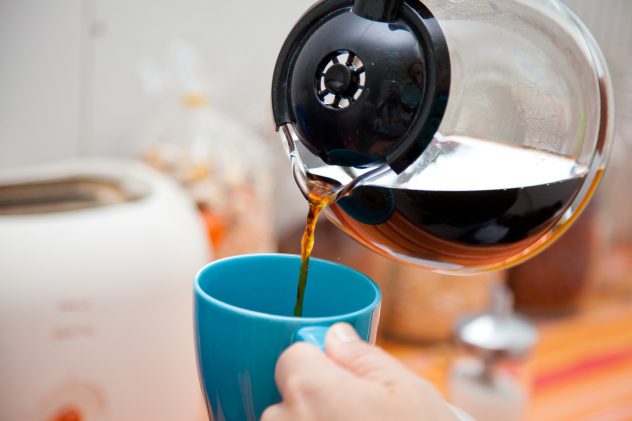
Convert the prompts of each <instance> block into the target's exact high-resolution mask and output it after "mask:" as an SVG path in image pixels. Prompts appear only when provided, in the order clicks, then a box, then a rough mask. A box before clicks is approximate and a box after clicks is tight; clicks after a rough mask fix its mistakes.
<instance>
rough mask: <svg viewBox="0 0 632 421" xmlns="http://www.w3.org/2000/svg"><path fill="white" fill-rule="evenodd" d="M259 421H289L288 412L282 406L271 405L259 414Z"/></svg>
mask: <svg viewBox="0 0 632 421" xmlns="http://www.w3.org/2000/svg"><path fill="white" fill-rule="evenodd" d="M260 421H290V418H289V412H288V411H287V410H286V409H285V408H284V407H283V404H281V403H280V404H277V405H272V406H269V407H267V408H266V410H265V411H263V413H262V414H261V418H260Z"/></svg>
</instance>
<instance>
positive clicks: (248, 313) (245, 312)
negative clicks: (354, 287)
mask: <svg viewBox="0 0 632 421" xmlns="http://www.w3.org/2000/svg"><path fill="white" fill-rule="evenodd" d="M253 257H263V258H266V257H286V258H292V259H298V260H300V259H301V256H300V255H297V254H289V253H252V254H238V255H235V256H228V257H224V258H221V259H218V260H214V261H212V262H210V263H207V264H206V265H205V266H204V267H203V268H202V269H200V270H199V271H198V272H197V273H196V275H195V278H194V280H193V283H194V290H195V295H196V296H197V297H200V298H202V299H204V300H205V301H207V302H209V303H211V304H213V305H215V306H217V307H220V308H222V309H224V310H229V311H231V312H233V313H237V314H239V315H241V316H245V317H255V318H260V319H268V320H278V321H285V322H287V321H295V322H315V323H321V322H322V323H333V322H337V321H341V320H344V319H348V318H353V317H355V316H358V315H361V314H365V313H367V312H371V311H373V310H374V309H376V308H377V307H378V306H379V304H380V302H381V301H382V291H381V290H380V287H379V286H378V285H377V283H376V282H375V281H374V280H373V279H371V278H370V277H369V276H368V275H365V274H364V273H362V272H360V271H358V270H356V269H353V268H351V267H349V266H346V265H343V264H341V263H337V262H332V261H329V260H325V259H319V258H316V257H311V258H310V263H311V262H315V261H316V262H319V264H325V265H329V266H334V267H337V268H339V269H344V270H345V271H351V272H353V273H354V274H355V275H356V276H358V277H359V278H362V279H364V280H365V281H366V282H367V283H368V284H369V285H370V286H371V287H372V288H373V291H374V292H375V296H374V297H373V300H372V301H371V303H369V304H368V305H366V306H364V307H362V308H360V309H358V310H355V311H352V312H347V313H341V314H336V315H332V316H324V317H294V316H282V315H279V314H270V313H263V312H260V311H255V310H249V309H246V308H243V307H238V306H236V305H233V304H229V303H227V302H224V301H221V300H219V299H217V298H215V297H213V296H212V295H209V294H208V293H207V292H206V291H204V289H202V287H201V286H200V279H201V278H202V276H203V273H204V272H205V271H207V270H208V269H209V268H210V267H211V266H214V265H216V264H218V263H222V262H226V261H232V260H241V259H249V258H253Z"/></svg>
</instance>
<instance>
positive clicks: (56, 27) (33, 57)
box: [0, 0, 312, 168]
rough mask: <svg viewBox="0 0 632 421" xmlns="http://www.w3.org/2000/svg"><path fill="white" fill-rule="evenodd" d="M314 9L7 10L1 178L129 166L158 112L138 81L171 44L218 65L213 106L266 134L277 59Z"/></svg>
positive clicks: (32, 5) (135, 4)
mask: <svg viewBox="0 0 632 421" xmlns="http://www.w3.org/2000/svg"><path fill="white" fill-rule="evenodd" d="M311 3H312V1H310V0H267V1H253V0H246V1H236V0H227V1H223V2H219V1H217V0H183V1H173V0H57V1H49V0H0V168H1V167H9V166H18V165H24V164H31V163H38V162H43V161H48V160H55V159H60V158H64V157H69V156H73V155H76V154H108V155H128V154H132V153H134V151H135V150H136V148H137V145H136V144H135V142H134V138H133V134H134V131H135V129H136V128H137V127H138V125H139V124H140V123H141V121H142V120H143V118H144V117H145V115H146V112H147V109H148V108H149V105H150V104H149V103H148V99H147V98H146V97H145V96H144V95H143V93H142V91H141V87H140V83H139V77H138V64H139V62H140V60H142V59H145V58H158V59H159V58H161V57H162V56H163V55H164V51H165V49H166V47H167V45H168V44H169V42H170V41H171V40H173V39H174V38H182V39H185V40H187V41H189V42H190V43H192V44H194V45H195V46H196V47H198V48H199V50H200V51H201V52H202V55H203V57H204V59H205V61H206V63H208V64H209V66H208V67H207V71H208V75H209V77H210V80H211V82H212V86H211V92H212V96H213V98H212V100H213V101H214V102H215V104H217V105H221V107H222V108H223V109H224V110H225V111H226V112H228V113H229V114H232V115H233V116H235V117H237V118H241V119H245V120H246V122H247V123H250V124H257V125H265V124H267V123H266V121H269V125H270V127H272V120H271V117H270V115H269V114H268V113H269V105H268V103H269V90H270V80H271V77H272V69H273V67H274V62H275V59H276V55H277V53H278V50H279V48H280V46H281V43H282V42H283V39H284V38H285V36H286V34H287V32H288V31H289V29H290V28H291V26H292V25H293V23H294V21H295V20H296V19H297V18H298V17H299V16H300V15H301V13H302V12H303V11H304V10H305V9H306V8H307V7H309V5H310V4H311Z"/></svg>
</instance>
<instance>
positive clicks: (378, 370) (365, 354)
mask: <svg viewBox="0 0 632 421" xmlns="http://www.w3.org/2000/svg"><path fill="white" fill-rule="evenodd" d="M325 350H326V352H327V356H329V358H331V359H332V360H333V361H335V362H336V363H337V364H338V365H339V366H340V367H342V368H344V369H346V370H348V371H349V372H351V373H353V374H354V375H356V376H358V377H362V378H366V379H370V380H377V381H379V382H380V383H383V384H386V383H389V382H390V381H393V380H394V379H396V378H398V377H399V376H400V375H401V373H402V372H403V371H405V370H406V369H405V368H404V367H403V366H402V365H401V364H400V363H399V362H398V361H397V360H396V359H395V358H393V357H391V356H390V355H389V354H387V353H386V352H384V351H382V350H381V349H380V348H377V347H375V346H372V345H369V344H368V343H366V342H364V341H362V340H361V339H360V337H359V336H358V334H357V333H356V331H355V329H354V328H353V327H351V326H350V325H348V324H346V323H337V324H335V325H333V326H332V327H331V328H330V329H329V332H327V337H326V339H325Z"/></svg>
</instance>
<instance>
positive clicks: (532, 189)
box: [272, 0, 614, 273]
mask: <svg viewBox="0 0 632 421" xmlns="http://www.w3.org/2000/svg"><path fill="white" fill-rule="evenodd" d="M272 105H273V112H274V118H275V123H276V126H277V129H278V130H279V131H280V133H281V134H282V137H283V139H284V144H285V145H286V146H287V152H288V154H289V156H290V160H291V162H292V168H293V174H294V178H295V180H296V182H297V184H298V186H299V187H300V189H301V191H302V193H303V195H304V196H305V197H306V198H307V199H308V200H310V201H312V202H314V201H316V202H321V203H331V204H330V205H329V206H327V208H326V209H327V210H326V212H325V213H326V215H327V216H328V217H329V218H330V219H331V220H332V221H333V222H334V223H335V224H336V225H337V226H339V227H340V228H341V229H343V230H344V231H346V232H347V233H348V234H349V235H351V236H352V237H354V238H355V239H356V240H358V241H360V242H361V243H363V244H364V245H366V246H368V247H369V248H371V249H372V250H374V251H377V252H378V253H381V254H383V255H385V256H387V257H390V258H392V259H395V260H397V261H400V262H403V263H409V264H414V265H418V266H422V267H426V268H429V269H432V270H435V271H439V272H445V273H473V272H483V271H489V270H496V269H501V268H506V267H509V266H512V265H515V264H517V263H519V262H521V261H523V260H525V259H527V258H529V257H531V256H533V255H534V254H536V253H537V252H539V251H541V250H542V249H543V248H545V247H546V246H547V245H549V244H551V242H553V241H554V240H555V239H556V238H557V237H559V236H560V235H561V234H562V233H563V232H564V230H565V229H566V228H567V227H568V226H569V225H570V224H571V223H572V222H573V220H574V219H575V218H577V216H578V214H579V213H580V212H581V210H582V209H583V208H584V207H585V206H586V204H587V202H588V200H589V199H590V197H591V196H592V194H593V192H594V191H595V188H596V187H597V185H598V183H599V181H600V179H601V177H602V174H603V171H604V168H605V165H606V160H607V156H608V151H609V149H610V144H611V143H612V131H613V115H614V113H613V101H612V88H611V84H610V78H609V75H608V71H607V68H606V65H605V63H604V60H603V57H602V55H601V52H600V51H599V48H598V47H597V45H596V43H595V41H594V40H593V38H592V36H591V35H590V33H589V32H588V31H587V30H586V28H585V27H584V25H583V24H582V23H581V22H580V20H579V19H578V18H577V17H576V16H575V15H574V14H573V13H572V12H571V11H570V10H569V9H568V8H567V7H566V6H565V5H564V4H563V3H562V2H561V1H558V0H503V1H494V0H491V1H490V0H423V1H419V0H403V1H402V0H390V1H389V0H355V1H353V0H323V1H319V2H318V3H316V4H315V5H314V6H313V7H312V8H311V9H309V10H308V11H307V12H306V13H305V14H304V15H303V17H302V18H301V19H300V20H299V21H298V23H297V24H296V26H295V27H294V29H292V31H291V32H290V34H289V36H288V38H287V40H286V41H285V44H284V45H283V48H282V50H281V52H280V55H279V58H278V61H277V65H276V68H275V71H274V77H273V84H272Z"/></svg>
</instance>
